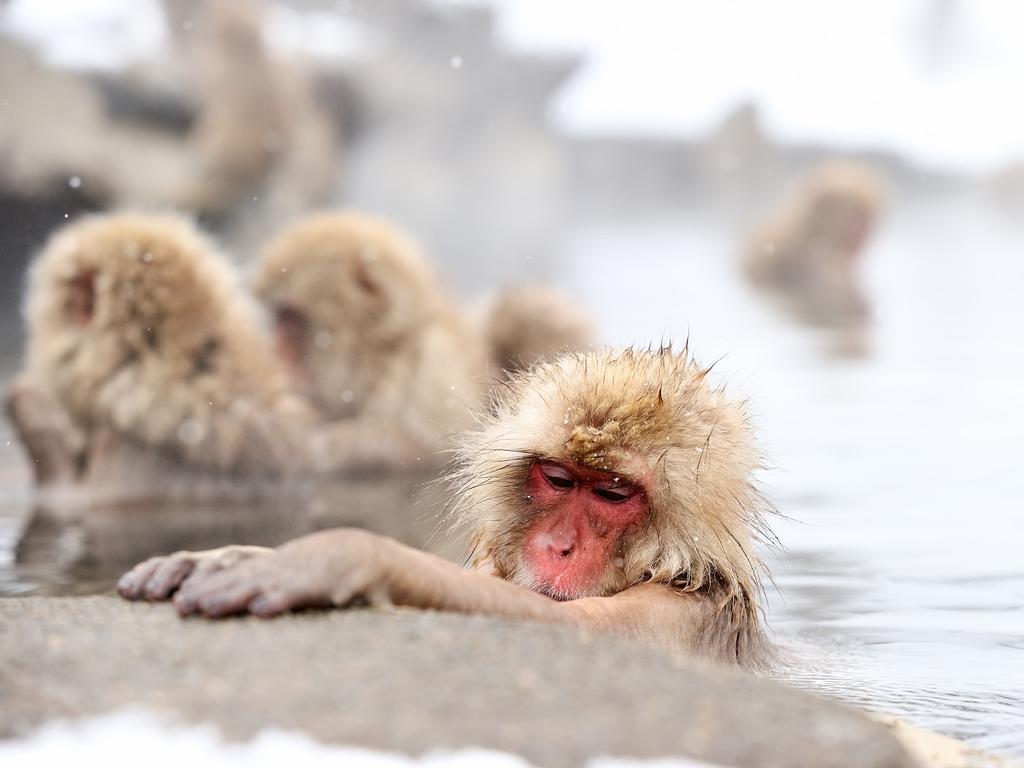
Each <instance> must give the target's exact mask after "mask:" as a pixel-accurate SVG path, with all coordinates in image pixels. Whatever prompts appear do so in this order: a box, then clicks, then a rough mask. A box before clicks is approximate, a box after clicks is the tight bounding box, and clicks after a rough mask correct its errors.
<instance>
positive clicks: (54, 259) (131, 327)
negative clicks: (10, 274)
mask: <svg viewBox="0 0 1024 768" xmlns="http://www.w3.org/2000/svg"><path fill="white" fill-rule="evenodd" d="M251 309H252V308H251V307H249V306H246V303H245V301H244V300H243V298H242V296H241V295H240V293H239V289H238V281H237V280H236V279H235V276H234V275H233V274H232V271H231V269H230V267H229V265H228V264H227V262H226V260H224V259H222V258H221V257H219V255H218V254H217V253H216V252H215V250H214V249H213V246H212V244H211V243H210V242H209V241H208V240H207V239H206V238H204V237H203V236H202V235H201V234H200V233H199V231H198V230H197V229H196V228H195V227H194V226H193V225H192V224H191V223H190V222H188V221H187V220H186V219H184V218H182V217H178V216H173V215H160V214H142V213H119V214H106V215H93V216H88V217H85V218H83V219H81V220H79V221H76V222H74V223H72V224H70V225H68V226H66V227H63V228H62V229H60V230H58V231H57V232H55V233H54V234H53V235H52V236H51V237H50V239H49V241H48V242H47V244H46V246H45V248H44V249H43V251H42V253H41V254H40V255H39V257H38V258H37V259H36V260H35V261H34V263H33V266H32V271H31V275H30V280H29V286H28V294H27V300H26V325H27V327H28V341H27V350H26V361H25V367H24V370H23V371H22V372H21V374H20V375H19V377H18V378H17V379H16V381H15V383H14V384H13V386H12V389H11V392H10V394H9V400H8V410H9V413H10V415H11V419H12V421H13V422H14V424H15V427H16V428H17V429H18V431H19V434H20V436H21V437H22V440H23V442H24V444H25V446H26V448H27V449H28V452H29V454H30V458H32V459H34V461H33V464H34V465H35V466H36V468H37V481H38V482H39V483H40V484H41V485H45V484H49V483H55V482H66V481H72V482H79V481H82V482H89V483H94V484H95V483H101V484H104V485H109V486H114V487H116V486H118V485H119V484H121V483H122V482H126V483H130V484H133V485H138V483H139V482H140V477H139V475H140V472H142V470H141V469H140V464H139V461H140V458H141V457H142V456H143V455H146V456H150V457H152V458H153V459H154V460H155V461H156V463H158V464H159V463H162V464H163V466H165V467H167V468H172V467H173V466H174V465H175V464H177V465H179V466H185V465H190V466H193V467H198V468H204V469H208V470H210V471H213V472H232V473H233V472H239V473H243V474H246V473H248V474H256V475H258V474H261V473H264V472H268V471H270V472H275V471H278V470H283V469H284V468H286V467H287V466H288V465H289V464H290V463H291V461H292V457H294V456H295V455H296V453H297V451H296V443H298V442H303V441H304V437H303V436H302V434H301V432H300V431H294V433H293V431H289V430H287V429H284V426H285V425H286V424H289V423H291V422H292V421H295V422H297V423H296V427H298V426H299V424H298V423H299V422H302V421H303V420H304V419H305V420H306V421H307V422H308V421H309V419H306V418H305V416H307V415H308V416H311V412H309V409H308V408H305V407H304V406H303V405H302V403H301V402H300V401H299V400H298V399H297V398H296V397H294V396H293V395H291V394H290V387H289V383H288V378H287V375H286V374H285V372H284V371H283V370H282V369H281V366H280V364H279V363H278V362H277V360H276V359H275V357H274V355H273V351H272V349H271V347H270V344H269V341H268V340H267V339H265V338H263V337H262V335H261V334H260V333H259V330H258V324H257V322H256V319H255V315H254V314H253V312H252V311H251ZM290 438H294V439H290ZM119 466H120V467H121V468H120V469H119V468H118V467H119ZM158 475H159V473H154V476H153V479H154V480H155V479H157V477H158ZM100 476H102V478H103V479H102V481H101V479H100Z"/></svg>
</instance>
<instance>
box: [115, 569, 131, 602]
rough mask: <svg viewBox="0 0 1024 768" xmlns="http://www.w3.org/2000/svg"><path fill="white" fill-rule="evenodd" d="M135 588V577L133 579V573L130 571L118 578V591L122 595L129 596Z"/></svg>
mask: <svg viewBox="0 0 1024 768" xmlns="http://www.w3.org/2000/svg"><path fill="white" fill-rule="evenodd" d="M134 588H135V579H133V578H132V576H131V574H129V573H126V574H125V575H124V576H122V577H121V578H120V579H118V580H117V592H118V594H120V595H121V597H129V596H130V594H131V592H132V590H133V589H134Z"/></svg>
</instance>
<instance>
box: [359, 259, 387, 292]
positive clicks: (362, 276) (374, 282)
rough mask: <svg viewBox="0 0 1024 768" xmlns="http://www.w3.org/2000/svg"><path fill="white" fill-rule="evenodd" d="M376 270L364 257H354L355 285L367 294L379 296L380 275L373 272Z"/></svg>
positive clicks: (380, 287) (380, 288)
mask: <svg viewBox="0 0 1024 768" xmlns="http://www.w3.org/2000/svg"><path fill="white" fill-rule="evenodd" d="M375 271H376V270H374V269H373V267H372V266H371V265H370V263H369V262H367V261H366V260H364V259H361V258H360V259H356V262H355V281H356V285H358V286H359V287H360V288H362V289H363V291H364V292H365V293H366V294H367V295H368V296H380V295H381V294H382V293H383V292H384V291H383V286H381V284H380V277H379V276H378V275H376V274H374V272H375Z"/></svg>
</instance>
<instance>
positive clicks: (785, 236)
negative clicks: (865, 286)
mask: <svg viewBox="0 0 1024 768" xmlns="http://www.w3.org/2000/svg"><path fill="white" fill-rule="evenodd" d="M882 199H883V189H882V182H881V180H880V178H879V177H878V175H877V174H876V173H875V172H874V171H873V170H872V169H871V168H869V167H868V166H866V165H864V164H861V163H858V162H854V161H846V160H833V161H829V162H826V163H823V164H821V165H818V166H816V167H815V168H813V169H811V170H810V171H809V172H808V173H807V174H806V175H805V176H803V177H802V178H801V179H799V180H798V181H797V183H796V184H795V185H794V187H793V188H792V189H791V190H790V191H789V192H788V193H787V195H786V196H785V197H784V198H783V199H782V200H781V201H780V202H779V203H778V204H777V205H776V206H775V207H773V208H772V209H771V210H770V211H769V212H768V213H767V215H766V216H765V217H764V219H763V220H762V221H761V222H760V223H759V224H758V225H757V226H756V227H755V228H754V230H753V232H752V234H751V236H750V237H749V239H748V241H747V244H746V249H745V252H744V257H743V268H744V271H745V272H746V275H747V278H748V279H749V280H750V282H751V283H752V284H754V285H755V286H757V287H759V288H762V289H765V290H768V291H771V292H775V293H777V294H779V295H781V296H782V297H783V298H785V299H786V300H787V302H788V304H789V305H790V306H791V307H792V308H793V309H794V310H795V311H796V312H797V313H798V315H800V317H801V318H802V319H804V320H806V321H807V322H810V323H813V324H818V325H823V326H831V327H843V326H846V325H851V324H857V323H862V322H863V321H864V320H865V318H866V317H867V314H868V309H867V302H866V301H865V299H864V297H863V296H862V294H861V290H860V287H859V285H858V283H857V278H856V266H857V260H858V257H859V256H860V253H861V251H862V250H863V248H864V244H865V242H866V241H867V238H868V236H869V235H870V233H871V230H872V228H873V227H874V224H875V220H876V219H877V217H878V215H879V213H880V210H881V207H882Z"/></svg>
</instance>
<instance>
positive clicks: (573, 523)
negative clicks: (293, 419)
mask: <svg viewBox="0 0 1024 768" xmlns="http://www.w3.org/2000/svg"><path fill="white" fill-rule="evenodd" d="M708 371H709V369H706V368H701V367H699V366H698V365H696V364H694V363H693V362H692V360H691V359H690V358H689V356H688V353H687V352H686V351H685V350H684V351H683V352H682V353H674V352H672V351H671V350H668V349H663V350H659V351H626V352H622V353H610V352H604V353H589V354H580V355H567V356H564V357H562V358H560V359H558V360H557V361H555V362H553V363H548V364H542V365H540V366H537V367H535V368H533V369H531V370H530V371H529V372H527V373H523V374H519V375H516V376H514V377H513V378H512V379H511V381H510V382H509V385H508V387H507V389H506V390H504V392H503V394H501V395H500V396H499V399H498V402H497V403H496V404H495V407H494V409H493V410H492V411H491V412H490V413H489V415H488V416H487V417H486V421H485V422H484V423H483V424H482V425H481V426H480V428H479V429H478V430H477V431H475V432H472V433H470V434H469V436H468V437H467V438H466V440H465V443H464V445H463V447H462V450H461V451H460V453H459V469H458V470H457V471H456V473H455V475H454V481H455V483H456V486H457V489H456V499H457V500H456V502H455V507H454V508H455V511H456V513H457V515H458V517H459V519H461V520H462V521H463V522H464V523H465V524H466V525H467V526H468V527H470V528H471V529H472V531H473V536H472V551H471V555H470V562H471V563H472V564H473V566H474V568H473V570H465V569H462V568H459V567H458V566H456V565H454V564H451V563H448V562H444V561H442V560H440V559H438V558H436V557H432V556H431V555H428V554H426V553H423V552H418V551H415V550H412V549H409V548H407V547H404V546H402V545H400V544H398V543H397V542H394V541H391V540H389V539H385V538H381V537H378V536H374V535H372V534H367V533H365V532H360V531H352V530H347V529H337V530H333V531H325V532H321V533H317V534H314V535H312V536H307V537H305V538H301V539H297V540H295V541H292V542H290V543H288V544H285V545H284V546H282V547H280V548H279V549H276V550H266V549H264V550H255V551H253V550H248V551H245V552H240V551H238V550H235V549H233V548H228V549H225V550H217V551H212V552H205V553H204V552H200V553H178V554H176V555H172V556H169V557H163V558H154V559H151V560H149V561H146V562H145V563H142V564H140V565H138V566H136V568H135V569H134V570H132V571H130V572H129V573H127V574H126V575H125V576H123V577H122V579H121V580H120V582H119V585H118V589H119V591H120V593H121V594H122V595H123V596H125V597H127V598H130V599H137V598H140V597H146V598H149V599H162V598H167V597H168V596H170V595H172V594H173V595H174V600H175V604H176V606H177V608H178V610H179V612H180V613H181V614H183V615H187V614H200V615H204V616H210V617H217V616H224V615H228V614H234V613H240V612H249V613H253V614H256V615H260V616H271V615H275V614H279V613H282V612H284V611H288V610H291V609H298V608H302V607H306V606H335V607H345V606H348V605H351V604H353V603H364V602H368V603H370V604H377V605H380V604H396V605H405V606H412V607H418V608H433V609H441V610H451V611H460V612H465V613H481V614H490V615H496V616H502V617H506V618H512V619H528V620H538V621H548V622H555V623H564V624H570V625H577V626H582V627H587V628H594V629H598V630H606V631H611V632H618V633H622V634H625V635H628V636H631V637H633V638H636V639H639V640H641V641H643V642H646V643H649V644H654V645H658V646H661V647H665V648H671V649H677V650H684V651H687V652H690V653H693V654H696V655H700V656H703V657H706V658H709V659H712V660H716V661H719V662H723V663H730V664H736V663H738V664H741V665H746V666H757V665H758V664H760V663H761V662H763V661H764V660H765V659H766V657H767V654H768V650H769V646H768V642H767V641H766V639H765V635H764V631H763V627H762V624H761V618H760V609H759V605H758V601H759V596H760V592H761V589H760V579H761V575H762V571H763V567H762V565H761V562H760V560H759V559H758V556H757V554H756V553H755V551H754V544H755V540H756V539H758V538H759V537H764V536H770V533H769V532H768V529H767V527H766V525H765V522H764V517H763V515H764V513H765V511H766V510H767V509H768V504H767V503H766V502H765V501H764V499H763V498H762V497H761V495H760V494H759V493H758V491H757V489H756V487H755V484H754V479H753V476H752V475H753V472H754V471H755V470H756V469H757V468H758V467H759V466H760V459H759V456H758V452H757V449H756V447H755V445H754V440H753V435H752V429H751V426H750V424H749V423H748V420H747V418H746V416H745V413H744V409H743V406H742V405H741V404H740V403H738V402H737V401H735V400H731V399H729V398H728V397H726V396H725V394H724V393H723V392H722V391H721V390H719V389H716V388H713V387H712V386H710V385H709V383H708V381H707V375H708Z"/></svg>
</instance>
